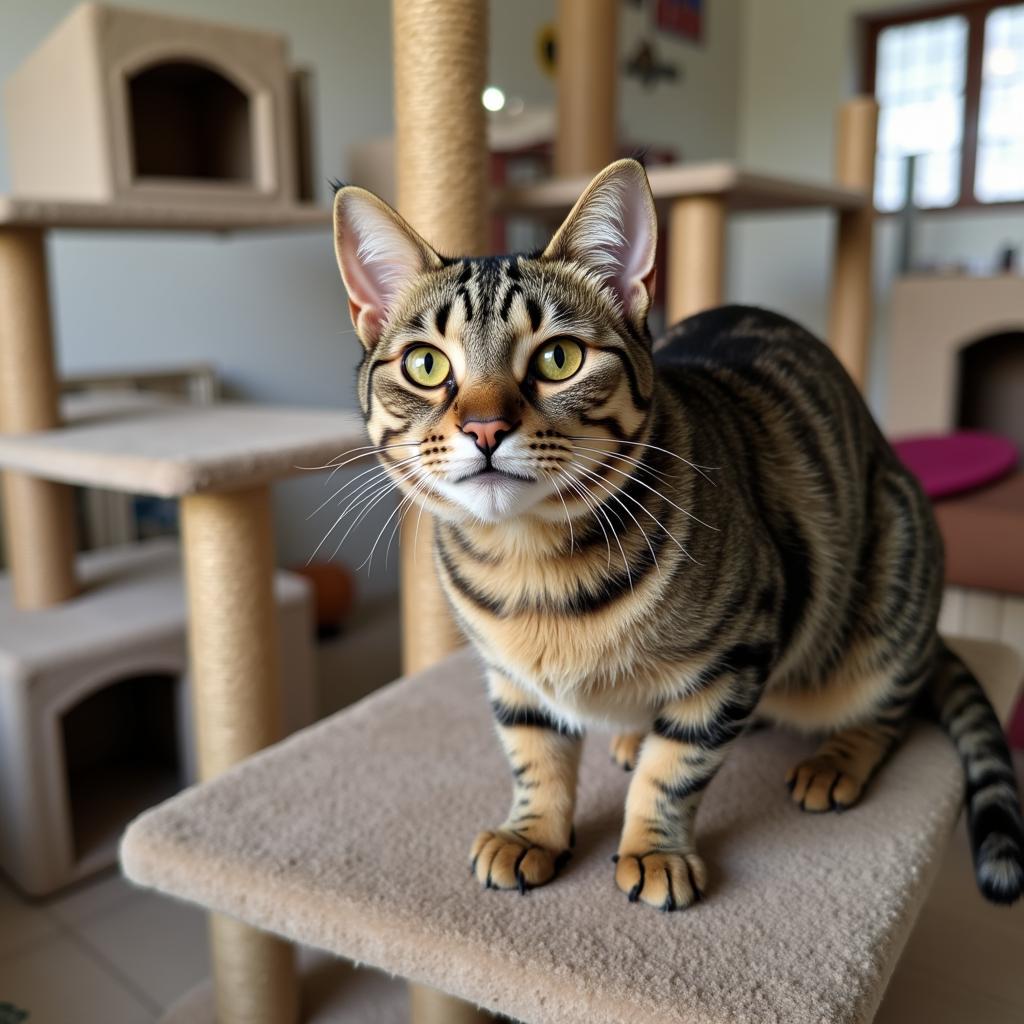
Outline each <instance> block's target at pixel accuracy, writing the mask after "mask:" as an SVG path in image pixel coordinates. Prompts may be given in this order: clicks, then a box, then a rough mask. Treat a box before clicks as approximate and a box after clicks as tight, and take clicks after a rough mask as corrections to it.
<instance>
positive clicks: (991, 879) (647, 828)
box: [334, 160, 1024, 910]
mask: <svg viewBox="0 0 1024 1024" xmlns="http://www.w3.org/2000/svg"><path fill="white" fill-rule="evenodd" d="M334 214H335V245H336V253H337V258H338V264H339V267H340V269H341V274H342V278H343V280H344V283H345V286H346V288H347V290H348V294H349V302H350V311H351V314H352V319H353V322H354V325H355V328H356V333H357V334H358V336H359V338H360V340H361V341H362V343H363V346H364V349H365V354H364V358H363V360H362V363H361V366H360V369H359V373H358V392H359V400H360V402H361V404H362V409H363V412H364V414H365V418H366V424H367V428H368V431H369V434H370V438H371V440H372V441H373V442H374V445H375V446H376V450H377V451H378V454H379V457H380V458H381V460H382V461H383V465H384V467H385V468H384V470H382V474H385V473H386V474H388V475H389V477H390V480H391V482H393V483H395V484H397V485H398V486H400V487H401V489H402V490H403V492H404V494H405V496H406V499H407V502H408V503H411V502H412V501H414V500H418V501H419V502H421V503H422V505H424V506H425V507H426V508H427V509H428V510H429V511H430V512H432V513H433V514H434V516H435V517H436V518H435V524H436V525H435V527H434V530H435V533H434V548H435V552H436V562H437V570H438V572H439V573H440V576H441V579H442V582H443V585H444V589H445V592H446V593H447V596H448V598H449V600H450V602H451V605H452V607H453V608H454V611H455V614H456V616H457V618H458V620H459V622H460V624H461V626H462V628H463V629H464V630H465V633H466V635H467V636H468V637H469V638H470V639H471V640H472V642H473V644H474V645H475V646H476V648H477V650H478V652H479V654H480V655H481V657H482V658H483V660H484V662H485V663H486V666H487V675H488V686H489V690H490V698H491V701H492V704H493V709H494V718H495V722H496V723H497V730H498V733H499V736H500V738H501V742H502V744H503V746H504V748H505V750H506V752H507V754H508V758H509V760H510V762H511V765H512V771H513V776H514V795H513V799H512V807H511V810H510V811H509V814H508V818H507V819H506V820H505V822H504V824H503V825H501V826H499V827H497V828H492V829H488V830H487V831H484V832H481V833H480V835H479V836H477V838H476V840H475V842H474V843H473V845H472V849H471V852H470V857H471V862H472V866H473V871H474V872H475V875H476V877H477V879H478V880H479V881H480V882H481V883H482V884H483V885H486V886H488V887H493V888H498V889H519V890H520V891H521V892H522V891H525V890H527V889H529V888H531V887H533V886H539V885H543V884H545V883H546V882H549V881H550V880H551V879H552V878H553V877H554V876H555V875H556V873H557V872H558V870H559V867H560V866H561V865H562V863H563V862H564V860H565V859H566V858H567V856H568V851H569V849H570V847H571V846H572V842H573V839H572V836H573V808H574V802H575V789H576V777H577V766H578V762H579V755H580V746H581V740H582V736H583V731H584V729H585V728H587V727H590V726H594V727H610V728H611V729H612V730H615V731H617V732H618V735H617V736H616V738H615V739H614V741H613V743H612V752H613V756H614V758H615V759H616V760H617V761H618V762H619V764H620V765H621V766H622V767H623V768H625V769H627V770H632V771H633V772H634V775H633V778H632V781H631V784H630V787H629V794H628V797H627V800H626V808H625V822H624V825H623V829H622V835H621V839H620V842H619V852H618V855H617V857H616V862H615V868H614V872H615V882H616V884H617V885H618V887H619V889H621V890H622V892H624V893H626V894H628V897H629V899H630V900H633V901H637V900H639V901H642V902H644V903H647V904H650V905H651V906H654V907H658V908H661V909H662V910H676V909H681V908H684V907H688V906H690V905H691V904H692V903H694V902H695V901H696V900H698V899H699V898H700V897H701V896H702V894H703V893H704V891H705V888H706V886H707V879H708V874H707V870H706V868H705V864H704V862H703V860H702V859H701V858H700V856H699V854H698V852H697V846H696V836H695V832H694V819H695V816H696V812H697V807H698V804H699V803H700V799H701V796H702V795H703V793H704V790H705V789H706V788H707V786H708V783H709V782H710V781H711V780H712V778H714V775H715V773H716V772H717V771H718V769H719V767H720V766H721V764H722V762H723V760H724V759H725V757H726V756H727V755H728V752H729V749H730V747H731V746H732V745H733V743H734V742H735V741H736V739H737V738H738V737H739V736H740V735H741V733H742V732H743V731H744V728H745V727H746V726H747V725H748V724H749V723H750V722H751V720H752V718H753V717H754V716H755V715H756V716H757V717H758V719H766V720H769V721H774V722H778V723H784V724H786V725H788V726H795V727H796V728H798V729H803V730H811V731H815V732H820V733H823V734H824V735H825V737H826V738H825V739H824V742H823V743H822V744H821V746H820V748H819V749H818V751H817V753H816V754H815V755H814V756H813V757H811V758H809V759H808V760H806V761H803V762H801V763H800V764H797V765H796V766H795V767H794V768H793V769H792V771H791V772H790V773H789V777H788V779H787V780H786V781H787V783H788V786H789V790H790V794H791V798H792V800H793V802H794V803H795V804H797V805H798V806H799V807H800V808H801V809H802V810H804V811H810V812H821V811H829V810H834V811H839V810H843V809H845V808H848V807H850V806H851V805H853V804H855V803H856V802H857V800H859V799H860V797H861V795H862V793H863V791H864V787H865V785H866V784H867V783H868V781H869V779H870V778H871V776H872V775H873V774H874V772H875V771H876V769H877V768H878V767H879V765H880V764H881V763H882V762H883V761H884V759H885V758H886V756H887V755H888V754H889V752H890V751H891V750H892V748H893V747H894V745H895V744H896V743H898V742H899V740H900V737H901V736H902V734H903V733H904V731H905V729H906V726H907V720H908V716H909V715H910V713H911V710H912V709H913V708H915V707H918V706H923V705H929V706H931V707H932V708H933V709H934V710H935V711H936V712H937V714H938V716H939V718H940V719H941V721H942V723H943V725H944V726H945V727H946V729H947V730H948V732H949V734H950V735H951V737H952V739H953V742H954V743H955V744H956V747H957V750H958V751H959V755H960V757H961V759H962V760H963V764H964V769H965V772H966V775H967V793H968V810H969V819H970V833H971V841H972V843H973V848H974V860H975V865H976V873H977V880H978V884H979V886H980V888H981V890H982V891H983V892H984V894H985V895H986V896H988V897H989V898H990V899H992V900H994V901H997V902H1002V903H1009V902H1012V901H1014V900H1016V899H1017V897H1018V896H1019V895H1020V893H1021V889H1022V884H1024V829H1022V818H1021V812H1020V804H1019V798H1018V794H1017V786H1016V781H1015V777H1014V773H1013V770H1012V768H1011V764H1010V759H1009V755H1008V752H1007V748H1006V744H1005V741H1004V739H1003V735H1002V732H1001V730H1000V727H999V723H998V721H997V720H996V717H995V715H994V713H993V711H992V708H991V706H990V705H989V703H988V701H987V700H986V698H985V696H984V694H983V693H982V691H981V689H980V687H979V685H978V683H977V681H976V680H975V679H974V677H973V676H972V675H971V673H970V671H969V670H968V669H967V668H966V667H965V666H964V664H963V663H962V662H961V661H960V660H959V659H958V658H957V657H956V655H954V654H953V653H952V652H950V651H949V650H948V649H947V648H946V647H945V646H944V645H943V643H942V642H941V640H940V639H939V638H938V636H937V634H936V617H937V613H938V608H939V600H940V595H941V590H942V575H943V567H942V563H943V556H942V546H941V541H940V538H939V535H938V532H937V530H936V526H935V522H934V519H933V517H932V512H931V510H930V507H929V503H928V501H927V500H926V498H925V497H924V495H923V494H922V492H921V490H920V488H919V487H918V485H917V483H916V482H915V480H914V479H913V477H912V476H911V475H910V474H909V473H908V472H907V471H906V470H905V469H904V468H903V466H902V465H901V464H900V462H899V461H898V459H897V458H896V456H895V455H894V454H893V451H892V449H891V448H890V447H889V445H888V444H887V443H886V441H885V439H884V438H883V437H882V435H881V433H880V432H879V430H878V428H877V427H876V425H875V423H874V422H873V420H872V418H871V415H870V413H869V412H868V409H867V407H866V406H865V404H864V402H863V401H862V400H861V397H860V395H859V394H858V392H857V389H856V387H855V386H854V385H853V383H852V382H851V380H850V378H849V377H848V376H847V375H846V373H845V372H844V370H843V369H842V367H841V366H840V364H839V363H838V362H837V360H836V359H835V358H834V357H833V355H832V353H831V352H830V351H829V349H828V348H827V347H826V346H825V345H823V344H821V343H820V342H819V341H817V340H816V339H815V338H814V337H812V336H811V335H810V334H808V332H807V331H805V330H803V329H802V328H801V327H799V326H797V325H796V324H794V323H793V322H791V321H789V320H787V319H785V318H783V317H781V316H777V315H775V314H773V313H768V312H765V311H763V310H760V309H752V308H744V307H738V306H730V307H725V308H721V309H715V310H712V311H709V312H706V313H702V314H700V315H698V316H694V317H691V318H690V319H688V320H685V321H683V322H682V323H680V324H678V325H676V326H675V327H673V328H671V329H670V330H669V331H668V333H667V334H666V336H665V337H663V338H662V339H661V340H660V341H658V342H657V343H655V344H653V345H652V342H651V337H650V334H649V331H648V328H647V314H648V311H649V309H650V305H651V297H652V288H653V281H654V254H655V241H656V230H657V229H656V223H655V213H654V204H653V200H652V197H651V193H650V188H649V185H648V183H647V178H646V175H645V173H644V171H643V169H642V168H641V166H640V165H639V164H638V163H636V162H634V161H630V160H623V161H619V162H618V163H615V164H612V165H611V166H610V167H608V168H606V169H605V170H604V171H603V172H601V173H600V174H599V175H598V176H597V177H596V178H595V179H594V180H593V182H592V183H591V184H590V186H589V187H588V188H587V190H586V191H585V192H584V194H583V195H582V197H581V198H580V199H579V201H578V202H577V203H576V205H575V206H574V207H573V209H572V211H571V212H570V214H569V216H568V218H567V219H566V220H565V222H564V223H563V224H562V226H561V227H560V228H559V229H558V231H557V233H556V234H555V236H554V238H553V239H552V240H551V243H550V244H549V245H548V246H547V248H546V249H544V251H543V252H540V253H535V254H532V255H513V256H506V257H493V258H490V257H489V258H485V259H453V258H450V257H447V256H442V255H440V254H439V253H437V252H435V251H434V250H433V249H432V248H431V247H430V246H429V245H428V244H427V243H426V242H425V241H424V240H423V239H422V238H420V237H419V236H418V235H417V234H416V233H415V232H414V231H413V230H412V228H411V227H410V226H409V225H408V224H407V223H406V222H405V221H404V220H402V218H401V217H400V216H399V215H398V214H396V213H395V212H394V211H393V210H391V209H390V208H389V207H388V206H387V205H386V204H385V203H383V202H382V201H381V200H379V199H378V198H376V197H375V196H373V195H372V194H370V193H368V192H365V191H363V190H362V189H359V188H354V187H345V188H341V189H340V190H339V191H338V192H337V196H336V200H335V206H334ZM711 467H714V468H711ZM780 782H781V780H780Z"/></svg>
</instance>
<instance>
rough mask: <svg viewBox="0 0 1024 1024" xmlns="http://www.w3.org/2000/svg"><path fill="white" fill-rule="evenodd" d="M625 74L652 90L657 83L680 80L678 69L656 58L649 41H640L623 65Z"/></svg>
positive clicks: (656, 55) (651, 43) (653, 47)
mask: <svg viewBox="0 0 1024 1024" xmlns="http://www.w3.org/2000/svg"><path fill="white" fill-rule="evenodd" d="M625 69H626V74H627V75H630V76H631V77H633V78H638V79H640V81H641V82H642V83H643V84H644V86H645V87H646V88H648V89H653V88H654V87H655V86H656V85H657V84H658V83H659V82H661V81H666V82H674V81H676V80H677V79H681V78H682V77H683V76H682V73H681V71H680V69H679V68H678V67H677V66H676V65H675V64H672V63H671V62H669V61H667V60H662V59H660V58H659V56H658V52H657V50H656V49H655V46H654V43H653V42H651V40H649V39H641V40H640V41H639V42H638V43H637V45H636V48H635V49H634V50H633V52H632V54H631V55H630V56H629V59H628V60H627V61H626V64H625Z"/></svg>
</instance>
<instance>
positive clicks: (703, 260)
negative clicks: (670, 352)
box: [665, 195, 725, 324]
mask: <svg viewBox="0 0 1024 1024" xmlns="http://www.w3.org/2000/svg"><path fill="white" fill-rule="evenodd" d="M724 276H725V200H724V198H722V197H721V196H710V195H708V196H689V197H687V198H685V199H676V200H674V201H673V203H672V206H671V207H670V211H669V231H668V284H667V292H668V294H667V295H666V297H665V305H666V314H667V317H668V322H669V323H670V324H674V323H677V322H678V321H680V320H683V319H684V318H686V317H688V316H693V314H694V313H700V312H701V311H702V310H705V309H711V308H713V307H714V306H719V305H721V303H722V292H723V278H724Z"/></svg>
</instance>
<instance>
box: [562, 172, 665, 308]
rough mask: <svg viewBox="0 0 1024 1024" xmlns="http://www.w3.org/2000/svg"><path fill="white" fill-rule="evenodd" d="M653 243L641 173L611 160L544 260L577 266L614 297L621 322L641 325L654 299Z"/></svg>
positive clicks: (654, 229)
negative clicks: (624, 319) (623, 317)
mask: <svg viewBox="0 0 1024 1024" xmlns="http://www.w3.org/2000/svg"><path fill="white" fill-rule="evenodd" d="M657 244H658V222H657V219H656V217H655V213H654V197H653V196H652V195H651V186H650V185H649V184H648V182H647V174H646V173H645V172H644V169H643V167H641V166H640V164H639V163H637V161H636V160H617V161H616V162H615V163H613V164H609V165H608V166H607V167H606V168H605V169H604V170H603V171H601V172H600V174H598V175H597V177H595V178H594V180H593V181H592V182H591V183H590V184H589V185H588V186H587V190H586V191H585V192H584V193H583V195H581V196H580V198H579V199H578V200H577V201H576V205H575V206H574V207H573V208H572V210H570V211H569V216H568V217H566V219H565V221H564V222H563V224H562V226H561V227H560V228H559V229H558V231H557V232H556V233H555V237H554V238H552V239H551V243H550V244H549V245H548V247H547V249H545V250H544V257H545V258H550V259H561V260H566V261H570V262H574V263H580V264H582V265H583V266H585V267H586V268H587V269H588V270H590V271H592V272H593V273H594V274H596V275H597V276H598V277H599V278H600V279H601V280H602V281H603V282H604V283H605V284H607V285H608V286H609V287H610V288H611V289H612V291H613V292H614V293H615V295H616V296H618V299H619V301H620V302H621V303H622V308H623V311H624V312H625V314H626V316H627V317H629V318H630V319H631V320H642V319H643V318H644V317H645V316H646V315H647V312H648V310H649V309H650V307H651V300H652V299H653V297H654V251H655V249H656V248H657Z"/></svg>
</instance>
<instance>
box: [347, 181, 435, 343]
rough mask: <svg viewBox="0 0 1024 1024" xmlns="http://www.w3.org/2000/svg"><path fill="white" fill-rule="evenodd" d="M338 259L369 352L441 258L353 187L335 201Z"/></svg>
mask: <svg viewBox="0 0 1024 1024" xmlns="http://www.w3.org/2000/svg"><path fill="white" fill-rule="evenodd" d="M334 254H335V256H336V257H337V260H338V269H339V270H340V271H341V279H342V281H344V282H345V288H346V290H347V291H348V308H349V312H350V313H351V315H352V325H353V326H354V327H355V329H356V334H358V335H359V340H360V341H361V342H362V343H363V345H364V346H365V347H366V348H368V349H369V348H373V346H374V345H376V344H377V342H378V341H380V337H381V333H382V331H383V329H384V324H385V323H386V322H387V320H388V317H389V316H390V315H391V313H392V312H393V310H394V308H395V306H396V304H397V303H398V300H399V298H400V296H401V295H402V293H403V292H404V291H405V290H406V289H407V288H408V287H409V285H410V284H411V283H412V282H413V281H414V280H415V279H416V278H417V277H418V276H419V275H420V274H423V273H426V272H427V271H429V270H436V269H437V268H438V267H440V266H441V265H442V264H441V258H440V257H439V256H438V255H437V253H436V252H434V250H433V249H431V247H430V246H429V245H427V243H426V242H424V241H423V239H422V238H420V236H419V235H418V234H416V232H415V231H413V229H412V228H411V227H409V225H408V224H407V223H406V222H405V221H404V220H403V219H402V218H401V217H400V216H399V215H398V214H397V213H395V211H394V210H392V209H391V207H390V206H388V204H387V203H385V202H384V201H383V200H382V199H378V198H377V197H376V196H375V195H374V194H373V193H372V192H367V191H366V190H365V189H362V188H356V187H355V186H354V185H350V186H348V187H346V188H342V189H339V190H338V193H337V195H335V197H334Z"/></svg>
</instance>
